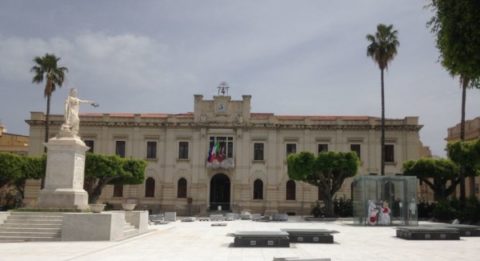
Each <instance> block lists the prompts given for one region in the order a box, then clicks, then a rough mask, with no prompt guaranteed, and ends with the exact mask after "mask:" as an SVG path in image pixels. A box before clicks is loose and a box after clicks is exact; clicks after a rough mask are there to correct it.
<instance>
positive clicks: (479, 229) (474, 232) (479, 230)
mask: <svg viewBox="0 0 480 261" xmlns="http://www.w3.org/2000/svg"><path fill="white" fill-rule="evenodd" d="M446 227H447V228H455V229H457V230H458V232H460V236H461V237H480V226H474V225H463V224H448V225H446Z"/></svg>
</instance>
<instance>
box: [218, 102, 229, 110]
mask: <svg viewBox="0 0 480 261" xmlns="http://www.w3.org/2000/svg"><path fill="white" fill-rule="evenodd" d="M226 110H227V105H225V103H223V102H220V103H219V104H217V112H225V111H226Z"/></svg>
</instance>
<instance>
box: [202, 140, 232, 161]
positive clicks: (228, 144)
mask: <svg viewBox="0 0 480 261" xmlns="http://www.w3.org/2000/svg"><path fill="white" fill-rule="evenodd" d="M214 148H215V150H216V151H215V153H218V154H219V155H221V156H222V157H225V158H227V159H231V158H233V137H225V136H212V137H210V143H209V146H208V151H209V153H212V149H214Z"/></svg>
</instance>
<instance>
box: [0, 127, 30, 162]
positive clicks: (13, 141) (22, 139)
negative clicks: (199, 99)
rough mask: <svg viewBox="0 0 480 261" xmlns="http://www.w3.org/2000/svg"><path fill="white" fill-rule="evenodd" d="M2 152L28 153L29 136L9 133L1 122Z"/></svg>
mask: <svg viewBox="0 0 480 261" xmlns="http://www.w3.org/2000/svg"><path fill="white" fill-rule="evenodd" d="M0 152H10V153H15V154H19V155H27V154H28V136H24V135H19V134H12V133H8V132H7V130H6V129H5V127H4V126H3V125H2V124H1V123H0Z"/></svg>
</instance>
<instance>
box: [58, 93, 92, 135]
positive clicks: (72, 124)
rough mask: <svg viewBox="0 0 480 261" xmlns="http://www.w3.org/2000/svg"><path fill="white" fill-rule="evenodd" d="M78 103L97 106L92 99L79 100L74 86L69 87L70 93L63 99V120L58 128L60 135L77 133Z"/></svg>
mask: <svg viewBox="0 0 480 261" xmlns="http://www.w3.org/2000/svg"><path fill="white" fill-rule="evenodd" d="M80 103H89V104H91V105H92V106H93V107H98V104H97V103H95V102H94V101H89V100H81V99H79V98H77V89H75V88H72V89H70V94H69V95H68V97H67V99H66V100H65V114H64V120H65V122H64V123H63V124H62V127H61V129H60V133H61V135H62V136H77V135H78V129H79V126H80V118H79V116H78V114H79V109H80ZM65 134H70V135H65Z"/></svg>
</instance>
